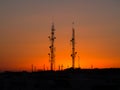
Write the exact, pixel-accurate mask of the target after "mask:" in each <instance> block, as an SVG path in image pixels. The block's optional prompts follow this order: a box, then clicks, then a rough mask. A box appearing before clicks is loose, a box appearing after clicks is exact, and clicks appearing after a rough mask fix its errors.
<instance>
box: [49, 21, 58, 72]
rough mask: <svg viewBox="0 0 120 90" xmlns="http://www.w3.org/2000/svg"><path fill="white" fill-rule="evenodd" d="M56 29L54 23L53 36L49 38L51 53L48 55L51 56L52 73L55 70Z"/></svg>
mask: <svg viewBox="0 0 120 90" xmlns="http://www.w3.org/2000/svg"><path fill="white" fill-rule="evenodd" d="M54 31H55V28H54V23H52V28H51V36H49V37H48V38H49V40H50V43H51V44H50V46H49V48H50V53H48V55H49V61H50V69H51V71H53V70H54V67H55V47H54V41H55V39H56V37H55V32H54Z"/></svg>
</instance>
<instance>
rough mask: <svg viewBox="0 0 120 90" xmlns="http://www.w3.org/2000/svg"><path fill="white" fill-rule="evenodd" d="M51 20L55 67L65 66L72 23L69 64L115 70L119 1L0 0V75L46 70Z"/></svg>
mask: <svg viewBox="0 0 120 90" xmlns="http://www.w3.org/2000/svg"><path fill="white" fill-rule="evenodd" d="M53 21H54V24H55V29H56V31H55V36H56V40H55V47H56V52H55V55H56V57H55V59H56V61H55V65H56V69H58V65H62V64H63V66H64V68H67V67H71V64H72V60H71V56H70V55H71V43H70V39H71V38H72V36H71V35H72V22H73V21H74V23H75V25H74V28H75V33H76V51H77V56H76V61H75V66H76V67H78V56H79V57H80V67H81V68H90V67H91V65H93V67H94V68H111V67H113V68H118V67H119V68H120V0H0V71H6V70H12V71H21V70H27V71H29V70H31V64H33V65H34V66H36V68H37V70H38V69H43V65H44V64H45V66H46V68H47V67H48V68H49V67H50V66H49V65H50V63H49V57H48V53H49V51H50V50H49V46H50V41H49V39H48V36H49V35H50V32H51V25H52V22H53Z"/></svg>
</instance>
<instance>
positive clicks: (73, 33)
mask: <svg viewBox="0 0 120 90" xmlns="http://www.w3.org/2000/svg"><path fill="white" fill-rule="evenodd" d="M72 25H73V26H72V39H71V40H70V41H71V43H72V54H71V57H72V68H73V69H74V68H75V56H76V54H77V52H75V30H74V22H73V23H72Z"/></svg>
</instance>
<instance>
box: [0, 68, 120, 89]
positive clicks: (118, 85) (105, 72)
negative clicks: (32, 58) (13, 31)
mask: <svg viewBox="0 0 120 90" xmlns="http://www.w3.org/2000/svg"><path fill="white" fill-rule="evenodd" d="M0 90H120V69H114V68H110V69H79V68H78V69H72V68H69V69H65V70H63V71H39V72H26V71H23V72H10V71H6V72H2V73H0Z"/></svg>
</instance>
